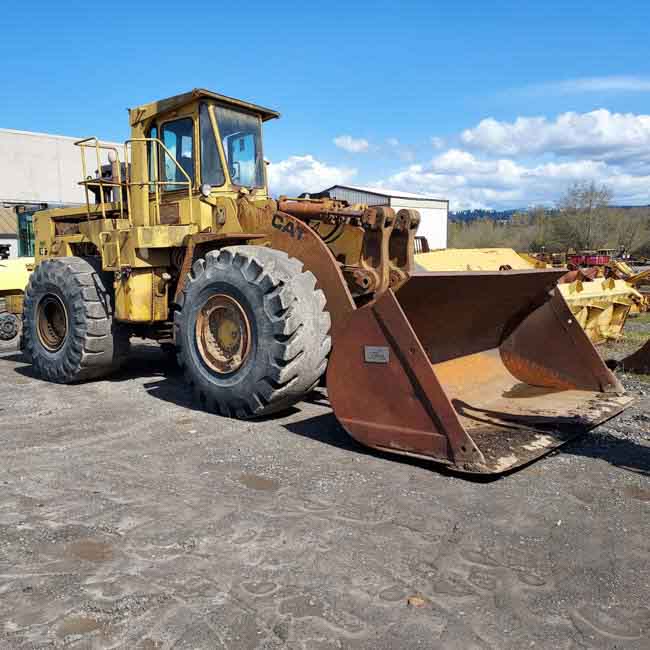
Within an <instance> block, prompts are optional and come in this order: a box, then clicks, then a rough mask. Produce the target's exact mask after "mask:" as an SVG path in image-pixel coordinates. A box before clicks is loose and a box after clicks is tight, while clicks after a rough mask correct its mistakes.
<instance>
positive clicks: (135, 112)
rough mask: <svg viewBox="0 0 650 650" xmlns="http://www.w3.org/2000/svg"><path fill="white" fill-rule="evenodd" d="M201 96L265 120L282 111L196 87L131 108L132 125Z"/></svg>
mask: <svg viewBox="0 0 650 650" xmlns="http://www.w3.org/2000/svg"><path fill="white" fill-rule="evenodd" d="M201 97H205V98H207V99H215V100H217V101H219V102H222V103H224V104H230V105H231V106H236V107H238V108H243V109H246V110H249V111H251V112H253V113H257V114H258V115H259V116H260V117H261V118H262V121H263V122H266V120H272V119H274V118H276V117H280V113H278V112H277V111H274V110H272V109H270V108H264V106H258V105H257V104H251V103H250V102H246V101H244V100H242V99H235V98H234V97H228V96H227V95H219V94H217V93H213V92H212V91H211V90H205V88H194V89H193V90H190V92H188V93H183V94H182V95H174V96H173V97H167V98H166V99H159V100H158V101H155V102H151V103H149V104H143V105H142V106H136V107H135V108H130V109H129V115H130V116H131V125H132V126H133V125H135V124H137V123H138V122H141V121H142V120H145V119H148V118H150V117H152V116H154V115H158V114H159V113H167V112H168V111H172V110H175V109H177V108H180V107H181V106H185V104H189V103H190V102H192V101H194V100H195V99H199V98H201Z"/></svg>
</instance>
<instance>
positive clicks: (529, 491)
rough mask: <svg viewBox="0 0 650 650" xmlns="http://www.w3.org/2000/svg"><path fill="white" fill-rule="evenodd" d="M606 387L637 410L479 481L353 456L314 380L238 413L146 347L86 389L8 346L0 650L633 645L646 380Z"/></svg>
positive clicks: (648, 592)
mask: <svg viewBox="0 0 650 650" xmlns="http://www.w3.org/2000/svg"><path fill="white" fill-rule="evenodd" d="M629 331H630V332H632V333H633V337H634V336H636V334H634V332H638V336H639V337H641V336H644V335H645V334H644V332H646V331H647V334H650V319H639V320H637V321H633V322H631V323H630V328H629ZM633 337H632V338H633ZM625 345H626V344H617V345H616V346H607V347H606V348H605V354H606V355H608V356H617V355H618V356H620V355H622V354H623V352H624V351H625ZM621 377H622V380H623V382H624V383H625V385H626V386H627V388H628V389H629V391H630V393H631V394H633V395H634V396H636V397H637V402H636V404H635V406H634V407H632V408H630V409H629V410H627V411H626V412H625V413H624V414H622V415H621V416H620V417H618V418H617V419H615V420H613V421H611V422H609V423H607V424H605V425H603V426H601V427H599V428H598V429H597V430H595V431H594V432H593V433H591V434H589V435H586V436H583V437H582V438H580V439H578V440H576V441H574V442H573V443H570V444H569V445H566V446H565V447H563V448H562V449H561V450H560V451H559V452H556V453H554V454H552V455H550V456H548V457H546V458H544V459H543V460H541V461H539V462H537V463H535V464H533V465H531V466H529V467H527V468H525V469H523V470H521V471H518V472H516V473H514V474H511V475H509V476H506V477H503V478H499V479H497V480H481V481H476V480H467V479H466V478H460V477H457V476H454V475H452V474H450V473H448V472H445V471H444V470H443V469H441V468H440V467H439V466H435V465H433V464H429V463H424V462H414V461H408V460H404V459H400V458H395V457H389V456H386V455H382V454H378V453H373V452H371V451H369V450H367V449H364V448H362V447H360V446H359V445H357V444H355V443H354V442H353V441H352V440H350V438H348V437H347V436H346V434H345V433H344V432H343V431H342V430H341V428H340V427H339V426H338V424H337V423H336V420H335V419H334V417H333V416H332V414H331V412H330V410H329V407H328V405H327V401H326V396H325V394H324V393H323V392H317V393H314V394H312V395H311V396H310V399H309V400H308V401H306V402H304V403H302V404H300V405H299V407H298V408H295V409H293V410H292V411H291V412H289V413H285V414H283V415H281V416H280V417H277V418H275V419H272V420H268V421H265V422H238V421H234V420H228V419H223V418H219V417H216V416H213V415H209V414H207V413H203V412H201V411H199V410H195V409H194V408H193V406H192V404H191V402H190V399H189V395H188V391H187V387H186V386H185V385H184V383H183V381H182V378H181V377H180V376H179V375H178V373H177V372H176V371H175V370H174V369H173V368H172V367H170V366H169V365H167V364H166V362H165V358H164V356H163V355H162V354H161V353H160V352H159V351H158V349H157V348H152V347H148V346H142V345H141V346H136V348H135V351H134V356H133V358H132V360H131V361H130V363H129V366H128V367H127V368H125V369H124V370H123V371H122V372H121V373H120V374H118V375H116V376H115V377H113V378H111V379H110V380H106V381H99V382H95V383H88V384H84V385H81V386H58V385H54V384H48V383H45V382H42V381H40V380H38V379H36V378H34V377H33V376H32V375H31V373H30V369H29V366H27V365H26V364H25V362H24V360H23V358H22V357H21V356H20V355H19V354H15V353H14V354H5V355H3V356H1V357H0V444H1V446H2V456H1V461H0V489H1V491H0V648H2V649H3V650H4V649H5V648H10V649H12V650H13V649H14V648H61V647H70V648H84V649H88V648H128V649H142V650H144V649H147V650H154V649H162V648H165V649H166V648H177V649H199V648H200V649H204V648H205V649H214V648H228V649H238V648H241V649H248V648H260V649H261V648H267V649H275V648H278V649H279V648H290V649H294V648H296V649H297V648H305V649H310V650H311V649H314V650H330V649H334V648H365V649H368V650H375V649H382V648H398V649H408V648H444V649H448V648H452V649H453V648H458V649H463V650H469V649H473V648H481V649H482V648H499V649H503V648H516V649H520V648H553V649H554V650H560V649H567V650H568V649H572V648H638V649H641V648H644V649H646V648H648V647H650V636H649V633H650V562H649V561H648V558H649V554H648V551H649V547H650V524H649V522H648V512H649V509H650V444H649V443H650V440H649V438H650V433H649V431H650V377H645V378H642V377H640V376H633V375H630V374H622V375H621Z"/></svg>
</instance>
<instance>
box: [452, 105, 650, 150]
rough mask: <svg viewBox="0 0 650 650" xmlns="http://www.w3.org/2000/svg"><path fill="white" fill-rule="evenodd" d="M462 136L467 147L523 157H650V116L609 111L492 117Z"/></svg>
mask: <svg viewBox="0 0 650 650" xmlns="http://www.w3.org/2000/svg"><path fill="white" fill-rule="evenodd" d="M461 140H462V141H463V143H464V144H465V145H466V146H468V147H470V148H472V149H478V150H481V151H485V152H489V153H492V154H498V155H507V156H522V155H529V154H543V153H553V154H555V155H559V156H583V157H589V158H595V159H601V160H623V159H625V158H630V157H640V156H643V157H645V158H648V157H649V156H650V115H637V114H633V113H610V112H609V111H608V110H605V109H598V110H595V111H591V112H590V113H573V112H568V113H562V114H561V115H559V116H558V117H557V118H556V119H555V120H553V121H550V120H548V119H547V118H546V117H518V118H517V119H516V120H515V121H514V122H500V121H498V120H495V119H494V118H492V117H489V118H487V119H485V120H482V121H481V122H479V124H478V125H477V126H476V127H474V128H472V129H467V130H465V131H463V132H462V134H461Z"/></svg>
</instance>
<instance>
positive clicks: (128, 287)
mask: <svg viewBox="0 0 650 650" xmlns="http://www.w3.org/2000/svg"><path fill="white" fill-rule="evenodd" d="M161 275H162V271H161V270H160V269H133V270H132V271H131V273H129V274H128V275H126V274H124V275H122V276H121V277H120V278H118V279H116V280H115V317H116V318H117V320H123V321H131V322H138V323H153V322H155V321H164V320H167V313H168V304H167V289H166V286H165V283H164V281H163V279H162V277H161Z"/></svg>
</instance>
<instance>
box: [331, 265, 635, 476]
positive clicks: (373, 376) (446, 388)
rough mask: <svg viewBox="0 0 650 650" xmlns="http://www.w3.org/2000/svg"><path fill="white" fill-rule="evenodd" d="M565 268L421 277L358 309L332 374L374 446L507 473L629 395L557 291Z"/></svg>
mask: <svg viewBox="0 0 650 650" xmlns="http://www.w3.org/2000/svg"><path fill="white" fill-rule="evenodd" d="M562 273H563V271H562V270H559V271H556V270H530V271H529V270H525V271H501V272H498V273H497V272H491V271H485V272H437V273H420V274H416V275H414V276H412V277H411V279H410V280H409V281H408V282H407V283H406V284H405V285H404V286H403V287H402V288H401V289H399V290H398V292H397V293H396V294H395V293H393V291H391V290H388V291H387V292H386V293H384V294H383V295H382V296H381V297H380V298H379V299H378V300H377V301H376V302H374V303H372V304H370V305H367V306H365V307H362V308H359V309H356V310H354V311H353V312H352V313H351V314H350V315H349V317H348V319H347V321H346V323H345V327H341V328H337V329H339V334H338V336H337V340H336V343H335V345H334V348H333V352H332V356H331V359H330V364H329V368H328V373H327V385H328V391H329V398H330V402H331V405H332V407H333V409H334V412H335V414H336V416H337V418H338V419H339V421H340V422H341V424H342V425H343V426H344V427H345V429H346V430H347V431H348V432H349V433H350V435H352V436H353V437H354V438H355V439H357V440H358V441H359V442H361V443H363V444H365V445H368V446H370V447H374V448H377V449H381V450H385V451H390V452H396V453H401V454H407V455H412V456H417V457H422V458H428V459H433V460H436V461H439V462H442V463H445V464H447V465H451V466H453V467H454V468H455V469H457V470H460V471H464V472H472V473H500V472H504V471H506V470H509V469H511V468H514V467H517V466H519V465H523V464H526V463H528V462H530V461H532V460H533V459H535V458H537V457H539V456H542V455H544V454H546V453H548V452H549V451H550V450H552V449H553V448H555V447H557V446H559V445H561V444H562V443H564V442H566V441H567V440H569V439H570V438H572V437H574V436H576V435H578V434H580V433H582V432H584V431H587V430H589V429H590V428H592V427H594V426H596V425H597V424H599V423H601V422H603V421H605V420H607V419H608V418H610V417H612V416H614V415H616V414H617V413H619V412H620V411H622V410H623V409H624V408H625V407H626V406H627V405H628V404H629V403H630V401H631V399H630V398H629V397H626V396H624V394H623V393H624V390H623V387H622V385H621V384H620V382H619V381H618V380H617V379H616V377H615V376H614V375H613V374H612V373H611V372H610V370H608V369H607V367H606V366H605V365H604V363H603V362H602V360H601V358H600V357H599V355H598V353H597V352H596V350H595V348H594V347H593V345H592V344H591V342H590V341H589V339H588V338H587V336H586V334H585V332H584V331H583V330H582V328H581V327H580V325H579V323H577V322H576V320H575V318H574V317H573V315H572V313H571V311H570V310H569V308H568V307H567V305H566V303H565V301H564V300H563V299H562V297H561V296H560V295H559V292H558V290H557V288H556V282H557V280H558V278H559V277H560V276H561V275H562Z"/></svg>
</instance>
